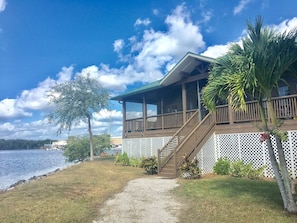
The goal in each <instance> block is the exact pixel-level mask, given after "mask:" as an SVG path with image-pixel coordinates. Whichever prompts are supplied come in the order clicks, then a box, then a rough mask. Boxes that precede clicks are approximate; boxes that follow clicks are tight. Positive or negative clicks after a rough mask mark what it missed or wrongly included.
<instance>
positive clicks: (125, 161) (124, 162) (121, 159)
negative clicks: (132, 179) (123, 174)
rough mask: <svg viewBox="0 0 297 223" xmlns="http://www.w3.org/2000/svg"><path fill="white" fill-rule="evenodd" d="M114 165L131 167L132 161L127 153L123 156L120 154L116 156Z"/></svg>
mask: <svg viewBox="0 0 297 223" xmlns="http://www.w3.org/2000/svg"><path fill="white" fill-rule="evenodd" d="M114 163H115V164H121V165H123V166H129V165H130V160H129V157H128V154H127V153H126V152H124V153H123V154H120V153H118V154H117V155H116V156H115V160H114Z"/></svg>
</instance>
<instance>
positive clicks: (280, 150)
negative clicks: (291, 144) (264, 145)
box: [275, 136, 297, 213]
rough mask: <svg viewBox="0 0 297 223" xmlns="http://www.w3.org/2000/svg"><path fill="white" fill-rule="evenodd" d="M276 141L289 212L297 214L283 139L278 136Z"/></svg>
mask: <svg viewBox="0 0 297 223" xmlns="http://www.w3.org/2000/svg"><path fill="white" fill-rule="evenodd" d="M275 141H276V145H277V151H278V158H279V163H280V171H281V174H282V179H283V184H284V188H285V193H286V201H287V211H288V212H289V213H297V205H296V203H295V201H294V197H293V194H292V190H291V180H290V176H289V173H288V167H287V162H286V159H285V154H284V150H283V145H282V142H281V139H280V138H279V137H278V136H275Z"/></svg>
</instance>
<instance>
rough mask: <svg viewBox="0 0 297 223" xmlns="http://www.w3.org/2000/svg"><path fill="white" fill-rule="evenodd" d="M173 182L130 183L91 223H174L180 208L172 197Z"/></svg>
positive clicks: (156, 180) (159, 179)
mask: <svg viewBox="0 0 297 223" xmlns="http://www.w3.org/2000/svg"><path fill="white" fill-rule="evenodd" d="M177 186H178V184H177V181H176V179H162V178H159V177H148V178H139V179H136V180H132V181H130V182H129V183H128V185H127V186H126V187H125V188H124V191H123V192H121V193H119V194H116V195H115V197H114V198H113V199H111V200H108V201H107V202H106V203H105V205H104V207H103V208H102V209H101V210H100V218H99V219H98V220H96V221H93V223H161V222H164V223H165V222H166V223H168V222H170V223H174V222H177V220H178V218H177V217H178V215H179V210H180V206H181V204H180V203H178V202H177V201H176V200H175V199H174V197H173V196H172V193H171V191H172V189H173V188H175V187H177Z"/></svg>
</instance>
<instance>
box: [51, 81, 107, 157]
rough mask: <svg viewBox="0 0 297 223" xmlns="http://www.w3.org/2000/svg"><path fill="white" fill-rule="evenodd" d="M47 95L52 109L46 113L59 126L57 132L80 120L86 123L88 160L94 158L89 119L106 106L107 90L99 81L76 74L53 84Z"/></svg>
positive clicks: (69, 128)
mask: <svg viewBox="0 0 297 223" xmlns="http://www.w3.org/2000/svg"><path fill="white" fill-rule="evenodd" d="M48 97H49V98H50V104H53V105H54V111H53V112H51V113H50V114H48V115H47V117H48V119H49V121H50V122H53V123H55V124H56V125H57V126H59V128H58V131H57V134H61V132H62V131H63V130H67V131H70V130H71V129H72V127H73V126H76V125H78V124H79V123H80V122H81V121H83V122H87V123H88V132H89V138H90V160H93V159H94V151H93V134H92V127H91V119H92V117H93V113H94V112H99V111H100V110H101V109H104V108H106V107H107V106H108V100H109V92H108V91H107V90H106V89H104V88H102V87H101V85H100V83H99V82H98V81H97V80H95V79H92V78H90V77H89V76H87V77H82V76H78V77H77V78H75V79H74V80H70V81H68V82H64V83H62V84H58V85H56V86H54V87H53V88H52V89H51V90H50V91H49V95H48Z"/></svg>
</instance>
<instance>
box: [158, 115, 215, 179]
mask: <svg viewBox="0 0 297 223" xmlns="http://www.w3.org/2000/svg"><path fill="white" fill-rule="evenodd" d="M198 118H199V113H198V111H196V112H195V113H194V114H193V115H192V116H191V118H190V119H189V120H188V121H187V122H186V123H185V124H184V125H183V126H182V127H181V128H180V129H179V130H178V131H177V132H176V133H175V134H174V136H173V137H172V138H171V139H170V140H169V141H168V143H167V144H166V145H165V146H164V147H163V148H162V149H161V150H158V174H159V176H162V177H167V178H176V177H178V175H179V171H178V168H179V167H180V166H181V165H182V163H183V157H182V156H183V155H184V154H187V156H188V157H189V159H190V160H193V159H194V157H195V156H196V155H197V154H198V152H199V151H200V150H201V148H202V146H203V145H204V144H205V143H206V141H207V140H208V138H209V137H210V136H211V135H212V134H213V133H214V127H215V115H212V114H210V113H209V114H208V115H207V116H206V117H205V118H204V119H203V120H202V121H201V122H199V119H198Z"/></svg>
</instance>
